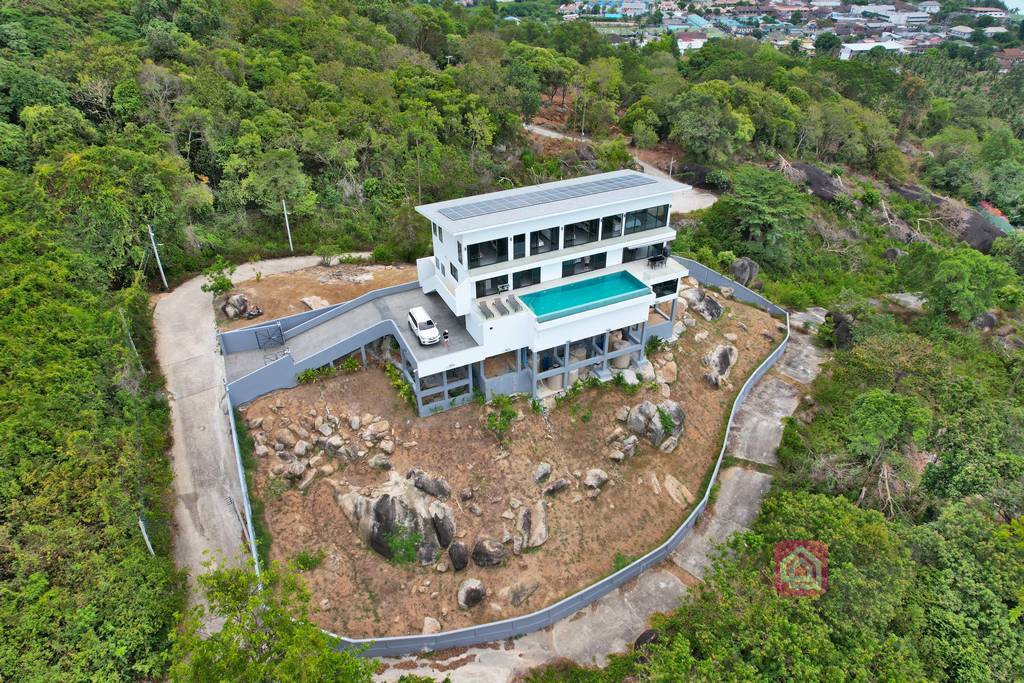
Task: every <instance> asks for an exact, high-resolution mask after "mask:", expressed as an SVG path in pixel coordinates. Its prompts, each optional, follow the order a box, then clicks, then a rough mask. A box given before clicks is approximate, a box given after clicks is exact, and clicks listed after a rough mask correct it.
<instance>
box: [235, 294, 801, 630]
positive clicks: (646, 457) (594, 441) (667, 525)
mask: <svg viewBox="0 0 1024 683" xmlns="http://www.w3.org/2000/svg"><path fill="white" fill-rule="evenodd" d="M376 286H379V285H376ZM723 303H724V304H725V307H726V314H725V315H724V316H723V317H722V318H721V319H719V320H717V321H714V322H710V323H708V322H705V321H704V320H703V319H701V318H699V317H698V321H699V322H698V324H697V326H696V327H695V328H693V329H688V330H687V331H686V332H685V333H684V335H683V336H682V337H681V338H680V340H679V342H678V343H677V344H675V345H673V346H671V347H669V348H666V349H665V350H662V351H660V352H658V353H657V354H656V355H655V358H654V359H653V360H654V362H655V366H659V364H664V363H665V362H667V361H668V360H670V359H672V360H675V361H676V362H677V364H678V368H679V373H678V376H679V379H678V380H677V381H676V382H674V383H672V384H671V385H670V387H671V396H672V398H673V399H674V400H676V401H678V402H679V404H680V405H681V406H682V408H683V410H684V411H685V413H686V423H685V429H684V432H683V435H682V436H681V438H680V440H679V443H680V445H679V446H678V447H677V448H676V449H675V451H674V452H673V453H670V454H665V453H661V452H659V451H657V450H656V449H654V448H652V447H651V446H650V445H649V444H646V443H644V444H642V445H641V446H640V447H639V448H638V449H637V452H636V454H635V455H634V456H633V457H632V458H630V459H627V460H625V461H624V462H622V463H616V462H613V461H611V460H610V459H609V458H608V453H609V450H610V447H609V445H608V437H609V436H610V435H611V434H612V432H613V431H614V430H615V429H616V428H618V427H621V426H622V425H621V423H620V422H618V421H617V420H616V418H615V413H616V411H617V410H618V409H619V408H620V407H622V406H629V405H635V404H637V403H639V402H640V401H642V400H644V399H648V398H649V399H650V400H652V401H655V402H657V401H660V400H662V396H661V394H660V391H659V390H658V389H654V388H644V389H643V390H641V391H640V392H639V393H638V394H636V395H633V396H630V395H628V394H626V393H625V391H624V390H622V389H619V388H616V387H614V386H611V385H609V386H607V387H602V388H592V389H587V390H585V391H584V392H582V393H581V394H579V395H578V396H577V397H576V398H574V399H571V400H569V401H565V402H563V403H562V404H561V405H558V406H556V407H555V408H554V409H553V410H552V411H551V413H550V414H549V415H547V416H544V415H539V414H536V413H534V412H533V411H532V410H531V409H530V407H529V405H528V404H527V402H525V401H519V402H518V403H517V407H518V408H519V410H520V412H521V416H520V418H519V419H518V420H517V421H515V422H514V423H513V425H512V427H511V429H510V431H509V433H508V435H507V438H506V443H505V445H504V446H503V445H501V444H499V443H498V440H497V438H496V437H495V436H494V435H493V434H492V433H491V432H490V431H488V429H487V427H486V408H484V407H482V406H480V405H478V404H476V403H471V404H469V405H467V406H464V407H462V408H459V409H456V410H451V411H448V412H444V413H440V414H437V415H433V416H430V417H427V418H418V417H416V416H415V414H414V413H413V412H412V410H411V409H410V408H409V407H408V406H407V405H405V404H404V403H403V402H402V401H401V400H400V399H399V397H398V395H397V393H396V392H395V390H394V389H393V388H392V387H391V386H390V384H389V383H388V380H387V378H386V376H385V375H384V373H383V372H382V371H381V370H380V369H378V368H370V369H368V370H362V371H357V372H354V373H352V374H340V375H338V376H336V377H334V378H331V379H327V380H322V381H319V382H317V383H315V384H308V385H301V386H299V387H297V388H295V389H290V390H285V391H280V392H275V393H273V394H269V395H267V396H263V397H261V398H260V399H258V400H256V401H254V402H253V403H251V404H250V405H249V406H247V407H246V409H245V411H244V412H245V416H246V418H247V420H250V421H252V420H254V419H255V418H263V420H264V424H263V425H262V427H261V429H262V430H270V429H273V426H272V424H269V423H270V422H272V421H277V422H278V423H283V422H284V420H291V421H292V422H293V423H294V422H299V423H303V424H305V425H306V427H307V428H311V427H312V419H313V418H312V416H311V413H313V414H321V415H322V414H323V413H324V412H325V411H327V410H328V409H329V411H330V413H331V414H333V415H337V416H340V417H342V418H344V417H347V416H349V415H362V414H365V413H370V414H372V415H375V416H378V415H379V416H382V417H383V418H384V419H386V420H388V421H389V422H390V424H391V428H392V431H393V433H394V438H395V441H396V443H398V444H399V445H398V447H397V448H396V450H395V452H394V453H393V455H392V456H391V460H392V463H393V466H394V469H395V470H396V471H397V472H399V473H400V474H403V475H404V473H405V472H406V471H407V470H408V469H410V468H412V467H419V468H421V469H423V470H425V471H427V472H428V473H430V474H431V475H441V476H444V477H445V478H446V479H447V481H448V482H449V483H450V485H451V488H452V491H453V497H452V500H451V501H450V503H449V504H450V505H451V507H452V509H453V510H454V512H455V521H456V525H457V533H456V536H457V537H458V538H460V539H461V540H463V541H465V542H466V543H467V545H470V546H472V543H473V541H474V540H475V539H476V538H477V537H478V536H481V535H483V536H489V537H491V538H494V539H501V538H502V530H503V527H507V528H509V529H510V530H511V529H512V522H510V521H508V520H507V519H505V518H503V517H502V513H505V512H506V511H507V510H508V509H509V507H510V499H511V498H516V499H518V500H519V501H521V502H522V504H523V505H532V504H533V503H534V502H535V501H536V500H538V499H539V498H544V499H545V500H546V501H547V502H548V513H547V516H548V527H549V539H548V541H547V542H546V543H545V544H544V545H543V546H541V547H540V548H537V549H531V550H530V551H528V552H525V553H523V554H522V555H520V556H511V557H510V560H509V561H507V562H506V563H505V565H504V566H502V567H498V568H487V569H483V568H479V567H477V566H475V565H474V564H472V563H471V564H470V566H469V567H467V568H466V569H465V570H463V571H461V572H457V573H455V572H452V570H451V569H450V568H449V569H448V570H447V571H445V572H443V573H441V572H438V571H437V570H436V569H435V568H434V567H432V566H428V567H421V566H418V565H405V566H395V565H392V564H390V563H389V562H387V561H386V560H385V559H383V558H382V557H380V556H379V555H377V554H376V553H374V552H373V551H372V550H370V549H368V548H367V547H366V546H365V545H364V544H363V542H362V541H361V540H360V539H359V538H358V537H357V535H356V533H355V532H354V531H353V530H352V528H351V526H350V524H349V522H348V520H347V519H346V518H345V516H344V514H343V513H342V510H341V508H340V507H339V506H338V504H337V503H336V502H335V493H334V487H332V485H331V484H330V483H329V480H332V481H333V482H334V483H335V486H336V487H337V488H339V489H340V490H342V491H345V490H348V488H349V486H352V487H362V486H371V485H376V484H380V483H383V482H384V481H385V479H386V477H387V475H386V473H383V472H381V471H379V470H375V469H372V468H371V467H370V466H369V465H368V464H367V462H366V460H368V459H369V456H367V458H364V459H362V460H357V461H354V462H347V461H345V460H343V459H330V462H331V464H332V465H334V466H336V467H337V468H338V470H337V471H336V472H335V473H333V474H332V475H330V476H329V477H320V478H318V479H316V480H314V481H313V483H312V484H311V485H310V486H309V487H308V488H307V489H306V491H305V492H299V491H298V490H296V489H294V488H291V489H287V490H282V487H281V484H280V482H279V481H277V480H275V479H273V478H272V476H271V472H270V471H271V468H272V467H273V466H274V465H275V464H277V462H278V460H277V458H276V456H274V455H268V456H266V457H265V458H261V459H258V460H257V462H258V471H257V476H256V478H255V479H256V483H255V489H256V495H257V496H258V497H259V498H260V499H261V500H262V501H264V506H265V519H266V523H267V526H268V528H269V531H270V534H271V535H272V537H273V543H272V545H271V548H270V556H271V558H272V559H274V560H290V559H293V558H294V557H295V556H296V555H297V554H298V553H299V552H302V551H306V552H310V553H316V552H317V551H322V552H323V553H324V560H323V562H322V563H321V564H320V566H318V567H317V568H316V569H313V570H311V571H308V572H306V573H305V574H306V576H305V578H306V580H307V582H308V584H309V587H310V589H311V591H312V595H313V599H312V604H311V607H312V609H313V619H314V620H315V621H316V622H317V623H318V624H319V625H321V626H322V627H324V628H326V629H328V630H330V631H333V632H335V633H343V634H345V635H348V636H351V637H369V636H383V635H400V634H408V633H418V632H420V630H421V629H422V627H423V619H424V617H428V616H429V617H434V618H436V619H438V620H439V621H440V623H441V627H442V628H443V629H444V630H450V629H454V628H460V627H464V626H468V625H471V624H476V623H485V622H488V621H494V620H497V619H501V618H505V617H510V616H513V615H516V614H521V613H526V612H530V611H533V610H536V609H538V608H540V607H542V606H544V605H547V604H551V603H552V602H555V601H557V600H558V599H560V598H562V597H564V596H566V595H569V594H571V593H573V592H575V591H577V590H579V589H581V588H583V587H585V586H587V585H589V584H590V583H593V582H594V581H595V580H597V579H599V578H601V577H602V576H605V575H607V574H608V573H610V572H611V571H612V570H613V562H614V558H615V556H616V554H617V553H618V554H621V555H622V556H624V557H629V558H632V557H636V556H639V555H642V554H643V553H644V552H646V551H648V550H650V549H652V548H654V547H656V546H657V545H658V544H659V543H660V542H662V541H663V540H664V539H665V538H666V537H667V536H668V535H669V534H670V533H671V532H672V531H673V530H674V529H675V528H676V527H677V526H678V525H679V523H680V522H681V521H682V520H683V519H684V517H685V515H686V514H687V513H688V510H689V509H690V508H689V506H686V505H680V504H678V503H676V502H675V501H673V499H672V498H671V497H670V496H669V494H668V492H667V490H666V488H665V486H664V482H665V477H666V476H667V475H672V476H673V477H675V478H676V479H678V480H679V481H680V482H682V483H683V484H684V485H685V486H686V487H687V488H688V489H689V491H691V492H692V493H693V495H694V496H695V497H699V496H700V495H701V490H700V489H701V483H702V481H703V480H704V478H705V476H706V474H707V472H708V469H709V466H710V465H711V464H712V462H713V460H714V458H715V457H716V455H717V452H718V449H719V447H720V439H721V434H722V425H723V423H724V421H725V419H726V416H727V414H728V409H729V406H730V405H731V402H732V400H733V398H734V397H735V393H736V391H738V388H739V387H740V386H741V385H742V383H743V381H744V380H745V378H746V377H747V376H748V375H749V374H750V373H751V372H752V371H753V369H754V368H755V367H756V366H757V365H758V364H759V363H760V362H761V360H762V359H763V358H764V357H765V356H766V355H768V353H770V351H771V349H772V348H774V346H775V345H776V344H778V342H779V341H781V338H782V333H780V332H779V331H778V330H777V329H776V321H775V320H773V319H772V318H771V317H770V316H768V315H767V314H766V313H764V312H762V311H760V310H758V309H755V308H751V307H748V306H745V305H742V304H739V303H737V302H734V301H725V302H723ZM702 331H706V332H707V333H708V334H707V337H706V338H705V339H703V340H702V341H701V342H696V341H695V339H694V336H695V334H698V333H700V332H702ZM726 334H730V336H731V335H733V334H735V335H737V340H736V341H735V342H733V343H734V344H735V345H736V346H737V347H738V349H739V358H738V361H737V363H736V366H735V367H734V369H733V371H732V375H731V377H730V384H729V385H728V386H726V387H725V388H724V389H721V390H716V389H712V388H711V387H709V386H708V385H707V383H706V382H705V381H704V380H703V379H702V375H703V372H704V368H703V365H702V364H701V357H702V356H703V355H704V354H705V353H706V352H707V351H709V350H710V349H711V348H713V347H714V345H716V344H719V343H723V342H724V340H725V339H726V338H725V336H724V335H726ZM341 422H342V425H341V427H340V433H341V434H342V435H344V436H345V437H346V438H353V437H354V434H353V433H351V430H349V429H348V425H347V424H346V423H345V420H344V419H342V420H341ZM371 455H372V453H371ZM541 461H545V462H548V463H550V464H551V465H552V467H553V471H552V474H551V478H550V479H549V480H548V481H552V480H554V479H556V478H559V477H566V478H569V479H570V481H571V482H572V485H571V487H570V488H569V489H568V490H565V491H562V492H561V493H559V494H556V495H555V496H553V497H547V496H542V494H541V488H542V487H541V486H538V485H537V484H535V483H534V482H533V478H532V473H533V471H534V469H535V468H536V466H537V464H538V463H539V462H541ZM593 467H599V468H601V469H603V470H605V471H606V472H607V473H608V474H609V476H610V478H611V480H610V481H609V482H608V484H606V485H605V487H604V489H603V491H602V493H601V495H600V496H599V497H597V498H596V499H593V500H591V499H588V498H587V497H586V496H585V495H584V493H585V490H584V487H583V484H582V475H583V473H584V472H585V471H586V470H587V469H589V468H593ZM466 487H470V488H472V490H473V492H474V495H473V499H472V502H473V503H476V504H477V505H479V506H480V508H481V510H482V515H480V516H479V517H477V516H474V515H473V514H471V513H470V512H469V510H468V504H467V503H462V504H460V503H459V502H458V496H457V495H456V494H455V492H458V491H459V490H461V489H463V488H466ZM469 577H474V578H479V579H480V580H482V581H483V582H484V583H485V585H486V587H487V591H488V595H487V598H486V599H485V600H484V603H483V604H481V605H479V606H477V607H475V608H473V609H472V610H470V611H463V610H460V609H459V608H458V606H457V603H456V591H457V588H458V585H459V583H461V582H462V580H463V579H465V578H469ZM523 580H536V581H538V582H539V584H540V585H539V588H538V589H537V590H536V592H535V593H533V595H532V596H531V597H530V598H529V599H528V600H526V601H525V602H524V603H523V604H521V605H520V606H518V607H513V606H512V605H511V603H510V601H509V599H508V598H507V597H506V596H504V595H503V594H502V589H503V588H507V587H509V586H511V585H512V584H514V583H516V582H518V581H523Z"/></svg>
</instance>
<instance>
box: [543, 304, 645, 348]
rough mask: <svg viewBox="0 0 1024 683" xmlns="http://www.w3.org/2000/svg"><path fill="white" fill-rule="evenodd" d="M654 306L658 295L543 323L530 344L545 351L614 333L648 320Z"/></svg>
mask: <svg viewBox="0 0 1024 683" xmlns="http://www.w3.org/2000/svg"><path fill="white" fill-rule="evenodd" d="M652 303H654V294H647V295H645V296H642V297H637V298H636V299H629V300H627V301H620V302H619V303H616V304H611V305H609V306H602V307H601V308H597V309H594V310H592V311H584V312H583V313H577V314H576V315H569V316H566V317H564V318H556V319H555V320H550V321H548V322H546V323H539V324H538V325H536V326H535V327H534V329H533V343H532V344H530V348H532V349H535V350H537V351H543V350H544V349H550V348H552V347H554V346H563V345H565V344H567V343H569V342H574V341H578V340H580V339H586V338H587V337H593V336H595V335H598V334H604V333H605V332H609V331H611V330H617V329H620V328H623V327H628V326H630V325H637V324H639V323H642V322H644V321H645V320H647V314H648V312H649V310H650V307H651V304H652Z"/></svg>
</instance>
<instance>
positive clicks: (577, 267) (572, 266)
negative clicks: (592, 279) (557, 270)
mask: <svg viewBox="0 0 1024 683" xmlns="http://www.w3.org/2000/svg"><path fill="white" fill-rule="evenodd" d="M607 261H608V255H607V254H605V253H604V252H601V253H600V254H594V255H592V256H584V257H582V258H576V259H571V260H569V261H562V277H569V276H570V275H579V274H580V273H589V272H590V271H592V270H600V269H601V268H604V266H605V263H606V262H607Z"/></svg>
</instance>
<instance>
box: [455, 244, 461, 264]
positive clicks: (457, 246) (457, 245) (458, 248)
mask: <svg viewBox="0 0 1024 683" xmlns="http://www.w3.org/2000/svg"><path fill="white" fill-rule="evenodd" d="M455 248H456V249H457V250H458V252H459V263H462V242H456V243H455Z"/></svg>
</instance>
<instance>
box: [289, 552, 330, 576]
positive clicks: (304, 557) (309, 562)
mask: <svg viewBox="0 0 1024 683" xmlns="http://www.w3.org/2000/svg"><path fill="white" fill-rule="evenodd" d="M293 561H294V562H295V566H296V567H298V568H299V569H300V570H302V571H304V572H308V571H312V570H314V569H316V568H317V567H319V566H320V565H321V564H322V563H323V561H324V551H323V549H319V550H317V551H316V552H315V553H310V552H307V551H305V550H303V551H302V552H300V553H299V554H298V555H296V556H295V557H294V558H293Z"/></svg>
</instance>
